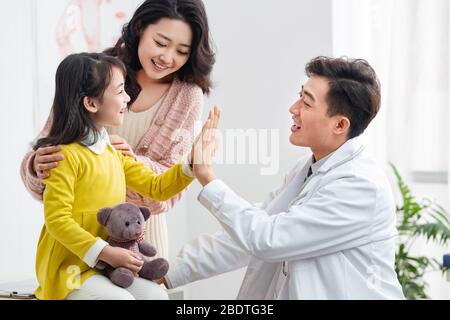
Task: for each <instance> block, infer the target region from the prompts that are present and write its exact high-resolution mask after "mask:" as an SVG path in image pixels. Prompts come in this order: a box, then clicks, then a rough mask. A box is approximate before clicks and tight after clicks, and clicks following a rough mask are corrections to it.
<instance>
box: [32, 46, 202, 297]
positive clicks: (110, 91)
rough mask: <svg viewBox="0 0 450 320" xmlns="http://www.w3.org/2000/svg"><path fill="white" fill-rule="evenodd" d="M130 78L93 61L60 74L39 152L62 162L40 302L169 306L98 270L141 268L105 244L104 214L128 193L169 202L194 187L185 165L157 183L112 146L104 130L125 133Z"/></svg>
mask: <svg viewBox="0 0 450 320" xmlns="http://www.w3.org/2000/svg"><path fill="white" fill-rule="evenodd" d="M125 74H126V71H125V66H124V65H123V63H122V62H121V61H120V60H119V59H116V58H113V57H110V56H107V55H105V54H95V53H90V54H88V53H80V54H74V55H70V56H68V57H67V58H66V59H64V60H63V61H62V62H61V64H60V65H59V67H58V69H57V72H56V89H55V91H56V92H55V98H54V101H53V108H52V111H53V124H52V127H51V129H50V132H49V134H48V136H47V137H45V138H41V139H39V140H38V141H37V143H36V145H35V146H34V149H38V148H40V147H42V146H47V145H61V149H62V150H61V152H60V154H62V155H64V160H63V161H61V162H59V165H58V166H57V167H56V168H54V169H53V170H52V173H51V175H50V176H49V177H48V178H47V179H46V180H44V183H45V191H44V194H43V201H44V213H45V226H44V227H43V229H42V232H41V236H40V239H39V244H38V250H37V257H36V262H37V263H36V272H37V278H38V282H39V288H38V289H37V290H36V296H37V298H39V299H66V298H67V299H133V298H136V299H154V298H157V299H158V298H160V299H161V298H166V299H167V295H165V294H164V292H161V291H163V290H162V289H161V288H160V287H158V286H157V285H156V284H154V283H153V282H151V281H148V280H145V279H142V278H137V279H136V281H135V282H134V284H133V285H132V286H131V287H129V288H127V289H126V290H125V289H122V288H120V287H117V286H115V285H114V284H112V283H111V282H110V281H109V279H107V278H106V277H104V276H102V275H99V274H96V271H95V269H93V267H94V266H95V265H96V263H97V262H98V261H99V260H101V261H104V262H106V263H108V264H110V265H112V266H113V267H126V268H130V269H131V270H132V271H134V272H138V271H139V270H140V268H141V266H142V261H140V260H139V259H138V258H137V256H135V255H134V254H133V253H132V252H131V251H128V250H124V249H122V248H115V247H111V246H108V244H107V243H106V242H105V241H104V240H103V239H105V238H106V233H105V229H104V228H103V227H102V226H101V225H100V224H99V223H98V222H97V212H98V211H99V209H101V208H103V207H112V206H115V205H117V204H118V203H120V202H123V201H125V198H126V187H127V186H128V187H129V188H131V189H133V190H134V191H136V192H139V193H140V194H142V195H144V196H146V197H150V198H153V199H155V200H166V199H168V198H170V197H172V196H174V195H176V194H177V193H179V192H180V191H181V190H183V189H184V188H185V187H186V186H187V185H189V184H190V183H191V182H192V180H193V178H192V177H191V176H189V175H188V174H189V168H186V167H185V168H184V169H183V165H182V164H181V163H180V164H177V165H175V166H173V167H172V168H171V169H169V170H167V171H166V172H165V173H163V174H161V175H159V176H158V175H156V174H155V173H154V172H153V171H152V170H151V169H150V168H148V167H147V166H146V165H145V164H143V163H141V162H137V161H135V160H134V159H133V158H132V157H129V156H125V155H123V154H122V153H121V152H119V151H117V150H116V149H114V148H113V147H112V146H111V143H110V141H109V138H108V134H107V133H106V131H105V126H117V125H120V124H121V123H122V119H123V114H124V112H125V111H126V108H127V104H128V102H129V101H130V97H129V96H128V94H127V93H126V92H125V89H124V85H125V80H124V77H125ZM74 289H76V290H74Z"/></svg>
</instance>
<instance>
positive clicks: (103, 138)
mask: <svg viewBox="0 0 450 320" xmlns="http://www.w3.org/2000/svg"><path fill="white" fill-rule="evenodd" d="M94 138H95V133H94V132H93V131H91V132H89V134H88V135H87V137H86V138H84V139H83V140H81V141H80V143H81V144H83V145H85V146H86V147H88V148H89V149H90V150H91V151H92V152H94V153H95V154H102V153H103V152H104V151H105V149H106V147H107V146H108V145H110V146H111V147H112V145H111V142H110V141H109V134H108V132H107V131H106V129H105V128H102V129H101V130H100V131H99V132H98V133H97V138H98V139H97V142H95V143H94V144H92V142H93V141H94Z"/></svg>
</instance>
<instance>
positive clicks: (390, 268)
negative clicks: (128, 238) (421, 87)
mask: <svg viewBox="0 0 450 320" xmlns="http://www.w3.org/2000/svg"><path fill="white" fill-rule="evenodd" d="M306 74H307V76H308V78H309V79H308V81H307V82H306V83H305V84H304V86H302V88H301V92H300V97H299V99H298V100H297V101H296V102H295V103H294V104H293V105H292V106H291V108H290V109H289V111H290V113H291V114H292V119H293V125H292V128H291V130H292V134H291V136H290V141H291V143H292V144H294V145H296V146H299V147H309V148H310V149H311V151H312V154H311V155H309V156H307V157H306V158H304V159H301V160H300V161H299V162H298V164H297V165H296V166H295V167H294V168H293V169H292V170H291V171H290V173H288V174H287V175H286V177H285V179H284V182H283V183H282V184H281V186H280V187H279V188H278V189H276V190H275V191H273V192H271V193H270V194H269V195H268V197H267V199H266V201H265V202H264V203H263V205H262V206H254V205H252V204H251V203H249V202H248V201H246V200H244V199H242V198H241V197H239V195H237V194H236V193H234V192H233V191H232V190H231V189H230V188H229V187H228V186H227V185H226V184H225V183H224V182H223V181H221V180H219V179H217V178H216V177H215V174H214V171H213V168H212V167H211V165H207V164H195V163H201V162H203V161H194V165H193V171H194V174H195V176H196V177H197V179H198V180H199V182H200V183H201V184H202V185H203V187H204V188H203V190H202V191H201V193H200V195H199V197H198V199H199V201H200V202H201V203H202V205H203V206H204V207H205V208H207V209H208V210H209V211H210V212H211V213H212V214H213V215H214V217H216V218H217V220H218V221H219V222H220V224H221V225H222V227H223V229H222V230H221V231H219V232H217V233H215V234H213V235H202V236H200V237H199V238H197V239H196V240H195V241H193V242H191V243H188V244H186V245H185V246H184V247H183V248H182V250H181V251H180V253H179V254H178V256H177V259H176V261H173V262H172V264H171V268H170V270H169V273H168V274H167V276H166V277H165V279H164V281H165V283H166V285H167V287H169V288H173V287H177V286H181V285H184V284H187V283H189V282H192V281H196V280H199V279H204V278H208V277H211V276H214V275H217V274H220V273H223V272H228V271H232V270H235V269H238V268H241V267H245V266H246V267H247V272H246V274H245V277H244V280H243V282H242V285H241V288H240V291H239V294H238V299H255V300H257V299H403V298H404V296H403V293H402V288H401V286H400V284H399V282H398V280H397V275H396V273H395V270H394V257H395V237H396V235H397V231H396V228H395V221H396V216H395V205H394V200H393V196H392V192H391V189H390V186H389V183H388V181H387V179H386V177H385V174H384V173H383V171H382V170H381V169H380V168H379V167H378V166H377V164H376V163H375V162H374V160H373V159H371V158H370V157H369V156H368V155H367V154H366V151H365V149H364V146H363V145H362V144H361V142H360V140H359V139H358V136H359V135H360V134H362V133H363V132H364V130H365V129H366V127H367V126H368V124H369V123H370V122H371V120H372V119H373V118H374V117H375V115H376V114H377V112H378V109H379V107H380V86H379V82H378V79H377V77H376V74H375V72H374V70H373V69H372V68H371V67H370V65H369V64H368V63H367V62H366V61H364V60H350V59H344V58H339V59H332V58H327V57H317V58H315V59H313V60H311V61H310V62H309V63H308V64H307V66H306ZM218 117H219V115H218V114H217V113H216V115H215V120H213V121H217V120H218ZM212 127H213V125H212ZM209 138H211V137H209ZM205 154H206V155H204V156H203V157H208V155H207V154H208V153H205Z"/></svg>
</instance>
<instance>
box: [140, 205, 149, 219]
mask: <svg viewBox="0 0 450 320" xmlns="http://www.w3.org/2000/svg"><path fill="white" fill-rule="evenodd" d="M139 209H140V210H141V212H142V215H143V216H144V220H145V221H147V220H148V218H150V214H151V213H150V209H149V208H147V207H139Z"/></svg>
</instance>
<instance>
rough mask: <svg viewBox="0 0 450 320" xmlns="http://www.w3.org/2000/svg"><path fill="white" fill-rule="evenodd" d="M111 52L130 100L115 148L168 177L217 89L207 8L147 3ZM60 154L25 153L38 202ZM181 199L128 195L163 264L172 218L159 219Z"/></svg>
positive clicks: (197, 2) (24, 171) (179, 1)
mask: <svg viewBox="0 0 450 320" xmlns="http://www.w3.org/2000/svg"><path fill="white" fill-rule="evenodd" d="M107 53H108V54H110V55H113V56H117V57H118V58H119V59H121V60H122V61H123V62H124V63H125V65H126V67H127V71H128V73H127V76H126V80H125V82H126V87H127V90H128V93H129V94H130V97H131V101H130V103H129V112H127V113H126V114H125V115H124V121H123V125H121V126H119V127H116V128H113V129H111V130H110V129H109V128H108V130H109V133H112V134H114V135H112V136H111V144H112V145H113V146H114V147H115V148H117V149H119V150H121V151H122V152H123V153H124V154H128V155H131V156H133V157H135V158H136V159H137V160H139V161H141V162H144V163H145V164H146V165H147V166H148V167H149V168H150V169H152V170H153V171H155V172H156V173H162V172H164V171H166V170H167V169H169V168H170V167H172V166H173V165H174V164H175V163H177V162H178V161H179V158H180V155H182V154H185V153H187V152H188V151H189V149H190V147H191V144H192V140H193V136H194V124H195V123H196V122H197V121H198V120H199V119H200V115H201V111H202V106H203V94H206V93H209V91H210V88H211V81H210V73H211V70H212V67H213V64H214V53H213V51H212V49H211V45H210V39H209V27H208V19H207V16H206V13H205V9H204V6H203V3H202V1H201V0H146V1H144V2H143V3H142V5H141V6H139V8H138V9H137V10H136V12H135V13H134V15H133V17H132V19H131V20H130V21H129V23H127V24H126V25H125V26H124V28H123V32H122V37H121V38H120V39H119V41H118V42H117V44H116V45H115V46H114V48H111V49H109V50H107ZM51 119H52V117H51V116H50V117H49V120H48V121H47V124H46V126H45V128H44V130H43V131H42V132H41V134H40V136H45V135H47V134H48V131H49V128H50V126H51V123H52V120H51ZM58 150H59V147H58V146H50V147H45V146H43V147H41V148H38V149H37V150H36V151H34V150H32V151H30V152H29V153H27V155H26V156H25V157H24V159H23V161H22V166H21V176H22V179H23V181H24V183H25V185H26V187H27V189H28V190H29V191H30V192H31V193H32V195H33V196H34V197H36V198H37V199H42V193H43V190H44V187H45V185H44V184H43V183H42V182H43V179H45V178H47V177H48V175H49V174H51V171H52V169H53V168H55V167H56V166H57V163H58V161H60V160H61V159H62V157H63V156H62V155H60V154H54V153H55V152H56V151H58ZM133 150H134V151H133ZM181 194H182V193H179V194H178V195H176V196H174V197H172V198H170V199H169V200H167V201H163V202H159V201H154V200H151V199H148V198H145V197H142V196H140V195H139V194H137V193H135V192H133V191H132V190H130V189H128V190H127V201H131V202H133V203H135V204H137V205H140V206H146V207H148V208H149V209H150V211H151V212H152V216H151V217H150V219H149V220H148V222H147V225H146V227H147V232H146V240H148V241H149V242H150V243H151V244H153V245H154V246H155V247H156V248H157V250H158V253H159V255H160V256H162V257H165V258H167V257H168V236H167V227H166V217H165V215H164V214H159V213H164V212H167V211H168V210H170V209H171V208H172V207H173V206H174V204H175V203H176V202H177V201H178V200H179V199H180V197H181Z"/></svg>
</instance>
